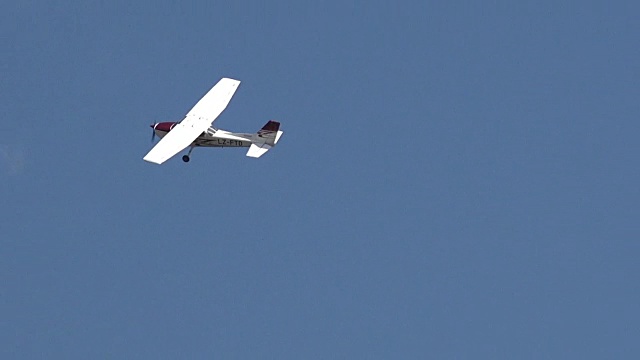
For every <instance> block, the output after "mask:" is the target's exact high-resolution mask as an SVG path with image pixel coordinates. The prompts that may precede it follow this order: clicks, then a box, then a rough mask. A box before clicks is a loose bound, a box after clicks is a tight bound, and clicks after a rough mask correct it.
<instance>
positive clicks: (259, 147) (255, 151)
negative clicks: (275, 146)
mask: <svg viewBox="0 0 640 360" xmlns="http://www.w3.org/2000/svg"><path fill="white" fill-rule="evenodd" d="M269 149H271V145H269V144H267V143H262V144H255V143H254V144H251V147H249V151H247V156H248V157H252V158H259V157H260V156H262V155H264V153H266V152H267V151H269Z"/></svg>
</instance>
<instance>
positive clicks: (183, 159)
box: [182, 146, 195, 163]
mask: <svg viewBox="0 0 640 360" xmlns="http://www.w3.org/2000/svg"><path fill="white" fill-rule="evenodd" d="M194 147H195V146H191V148H189V152H188V153H187V155H182V161H184V162H186V163H188V162H189V160H190V158H189V155H191V152H192V151H193V148H194Z"/></svg>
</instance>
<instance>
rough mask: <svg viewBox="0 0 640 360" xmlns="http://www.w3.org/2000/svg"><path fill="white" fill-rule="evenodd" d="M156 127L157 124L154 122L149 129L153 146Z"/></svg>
mask: <svg viewBox="0 0 640 360" xmlns="http://www.w3.org/2000/svg"><path fill="white" fill-rule="evenodd" d="M156 125H158V123H156V122H154V123H153V124H152V125H150V126H151V128H152V129H153V130H151V143H152V144H153V142H154V141H155V140H156Z"/></svg>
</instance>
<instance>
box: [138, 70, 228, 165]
mask: <svg viewBox="0 0 640 360" xmlns="http://www.w3.org/2000/svg"><path fill="white" fill-rule="evenodd" d="M238 85H240V81H238V80H234V79H229V78H223V79H221V80H220V81H218V83H217V84H216V85H215V86H214V87H213V88H211V90H209V92H208V93H207V94H206V95H205V96H203V97H202V99H200V101H198V103H197V104H196V105H195V106H194V107H193V108H192V109H191V110H190V111H189V112H188V113H187V115H186V116H185V118H184V119H183V120H182V121H181V122H180V123H179V124H177V125H176V126H175V127H174V128H173V129H171V131H170V132H169V133H168V134H167V135H165V136H164V137H163V138H162V140H160V141H159V142H158V143H157V144H156V146H154V147H153V149H151V151H149V153H148V154H147V155H145V157H144V160H145V161H148V162H152V163H155V164H162V163H163V162H165V161H167V160H168V159H169V158H171V157H172V156H174V155H175V154H177V153H179V152H180V151H182V150H184V149H185V148H187V146H189V145H191V143H193V141H194V140H195V139H196V138H197V137H198V136H200V134H202V132H203V131H205V130H207V129H208V128H209V126H211V124H212V123H213V121H214V120H215V119H216V118H217V117H218V116H219V115H220V114H221V113H222V111H224V109H225V108H226V107H227V105H229V101H231V97H233V94H234V93H235V92H236V90H237V89H238Z"/></svg>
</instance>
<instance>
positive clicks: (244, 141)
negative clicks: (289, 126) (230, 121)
mask: <svg viewBox="0 0 640 360" xmlns="http://www.w3.org/2000/svg"><path fill="white" fill-rule="evenodd" d="M176 124H178V123H177V122H161V123H157V124H155V125H151V127H152V128H153V131H155V133H156V135H158V136H159V137H161V138H162V137H164V136H165V135H167V134H168V133H169V132H170V131H171V129H173V127H174V126H176ZM254 137H255V135H254V134H244V133H232V132H229V131H225V130H220V129H214V128H213V127H210V128H209V129H207V131H205V132H203V133H202V134H200V136H198V137H197V138H196V139H195V140H194V141H193V143H192V144H191V146H202V147H250V146H251V140H252V139H253V138H254Z"/></svg>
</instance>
